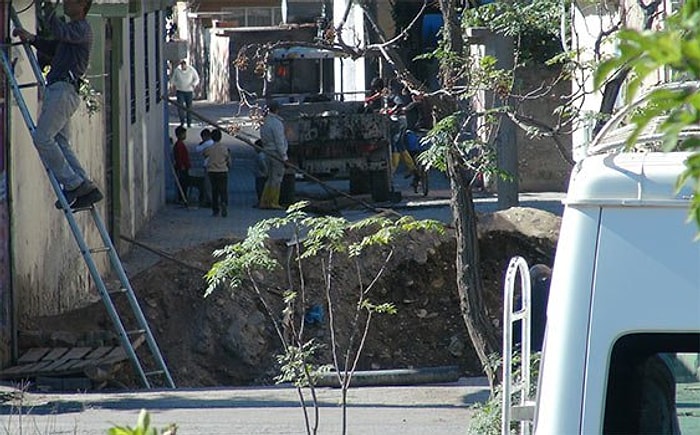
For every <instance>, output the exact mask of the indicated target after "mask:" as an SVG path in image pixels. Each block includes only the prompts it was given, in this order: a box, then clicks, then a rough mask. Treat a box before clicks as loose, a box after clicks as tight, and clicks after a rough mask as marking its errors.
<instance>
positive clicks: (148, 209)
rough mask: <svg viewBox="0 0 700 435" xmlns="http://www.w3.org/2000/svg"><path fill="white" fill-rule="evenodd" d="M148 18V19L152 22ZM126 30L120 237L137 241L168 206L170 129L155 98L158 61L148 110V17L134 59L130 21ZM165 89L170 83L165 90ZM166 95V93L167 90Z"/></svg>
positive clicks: (139, 28) (138, 26) (138, 32)
mask: <svg viewBox="0 0 700 435" xmlns="http://www.w3.org/2000/svg"><path fill="white" fill-rule="evenodd" d="M152 15H153V14H149V19H150V20H152V19H153V16H152ZM123 25H124V26H125V31H124V32H123V33H122V35H123V41H122V44H123V47H125V50H124V51H125V52H124V62H123V64H122V65H121V67H120V70H119V76H120V86H119V89H118V90H115V92H119V99H120V101H122V105H121V116H120V119H121V122H120V125H119V129H120V137H123V138H125V141H124V142H123V144H120V146H121V148H120V150H119V156H120V165H121V172H120V180H121V210H120V212H121V214H120V218H121V231H122V234H124V235H127V236H129V235H134V234H135V233H136V232H137V231H138V230H139V229H140V228H141V227H142V226H143V225H144V224H146V223H147V222H148V220H149V219H150V218H151V217H152V216H153V215H154V214H155V213H156V211H157V210H158V209H159V208H160V207H162V205H163V204H165V186H164V183H163V180H164V179H165V170H166V169H167V166H166V164H167V160H166V155H167V154H166V150H169V145H168V144H167V143H166V141H167V137H168V136H167V129H166V127H165V117H164V109H163V107H164V106H163V105H164V104H167V103H166V102H165V101H164V100H161V101H160V102H158V101H157V98H156V94H155V89H156V88H155V68H154V65H153V60H151V64H150V65H151V67H150V68H149V77H148V81H149V82H150V92H149V94H150V96H149V99H150V107H149V109H148V110H147V109H146V90H145V87H146V78H145V77H144V61H145V50H144V45H143V42H142V41H143V40H144V34H143V17H136V18H135V19H134V31H135V40H136V45H135V49H136V51H135V56H134V58H133V59H131V58H130V55H129V50H128V47H129V29H128V26H129V21H128V20H125V21H124V23H123ZM149 41H150V45H149V50H148V52H149V56H150V57H152V56H153V53H154V52H155V51H154V50H155V45H154V42H153V38H152V36H149ZM131 62H134V65H135V68H134V69H135V71H136V80H135V85H136V89H135V97H136V100H135V106H134V107H135V110H136V116H135V122H133V123H132V122H131V114H130V111H131V108H130V106H131V104H130V98H131V94H130V90H129V89H130V83H129V74H130V73H129V65H130V63H131ZM163 85H164V86H165V85H166V84H165V83H164V84H163ZM163 89H165V87H164V88H163Z"/></svg>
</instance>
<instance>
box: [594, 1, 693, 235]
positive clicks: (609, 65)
mask: <svg viewBox="0 0 700 435" xmlns="http://www.w3.org/2000/svg"><path fill="white" fill-rule="evenodd" d="M616 41H617V45H618V53H617V55H616V56H614V57H611V58H610V59H607V60H605V61H604V62H602V63H601V64H600V65H599V67H598V69H597V70H596V74H595V77H594V79H595V84H596V87H598V88H600V87H601V86H602V85H603V84H604V83H605V81H606V80H607V79H608V78H609V77H610V76H611V75H613V74H614V73H615V72H616V71H617V70H619V69H621V68H629V69H630V70H631V72H632V73H631V74H630V77H629V80H628V88H627V94H626V102H627V103H629V102H631V101H632V100H633V99H634V98H635V97H636V96H637V94H638V92H639V90H640V89H641V88H642V85H643V84H644V83H645V80H647V79H649V78H650V75H651V74H653V73H655V72H656V71H658V70H659V69H661V68H669V69H670V70H671V71H672V73H673V75H674V77H676V78H677V79H678V80H682V81H689V82H696V83H691V84H689V86H677V87H658V88H656V89H654V90H652V91H650V92H649V93H648V94H647V95H646V97H645V103H644V104H643V105H642V106H641V108H640V110H638V111H636V112H635V113H634V114H633V116H632V117H631V119H630V122H631V123H632V124H633V125H634V129H633V131H632V133H631V134H630V136H629V138H628V140H627V143H628V145H629V146H632V145H633V144H634V143H635V141H636V139H637V138H638V137H639V135H640V134H641V133H642V131H644V129H645V128H647V126H648V125H649V123H650V122H651V121H652V120H653V119H662V120H663V121H662V122H661V123H660V124H659V126H658V130H659V132H661V133H663V134H664V141H663V142H664V149H665V150H666V151H670V150H686V151H693V152H694V154H693V155H692V156H691V157H690V158H689V159H688V160H687V162H686V166H687V169H686V171H685V172H684V173H683V174H682V176H681V177H680V179H679V180H678V185H679V186H682V185H684V184H685V183H686V182H687V181H688V180H689V179H692V180H694V182H695V192H696V193H695V195H694V196H693V200H692V203H691V210H690V214H691V216H692V218H694V219H695V221H696V222H697V223H698V224H699V225H700V195H698V192H700V154H699V153H698V150H700V138H698V137H686V138H680V137H679V135H680V133H681V132H682V131H683V130H684V129H685V128H687V127H689V126H696V125H698V123H700V93H699V92H698V85H697V81H699V80H700V0H689V1H687V2H685V3H684V4H683V5H682V6H681V8H680V9H679V10H678V11H677V12H676V13H674V14H673V15H672V16H670V17H669V18H668V19H667V20H666V22H665V27H664V29H662V30H657V31H652V30H641V31H640V30H635V29H624V30H622V31H620V32H619V33H618V34H617V35H616Z"/></svg>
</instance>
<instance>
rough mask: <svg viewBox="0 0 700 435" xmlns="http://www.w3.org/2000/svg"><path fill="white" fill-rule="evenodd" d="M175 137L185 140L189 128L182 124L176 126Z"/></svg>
mask: <svg viewBox="0 0 700 435" xmlns="http://www.w3.org/2000/svg"><path fill="white" fill-rule="evenodd" d="M175 137H176V138H178V139H181V140H184V139H185V138H186V137H187V129H186V128H185V127H183V126H181V125H180V126H177V127H175Z"/></svg>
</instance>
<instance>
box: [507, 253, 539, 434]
mask: <svg viewBox="0 0 700 435" xmlns="http://www.w3.org/2000/svg"><path fill="white" fill-rule="evenodd" d="M518 272H519V273H520V294H521V298H520V300H521V303H520V308H519V309H518V310H517V311H513V305H514V304H513V298H514V296H515V283H516V277H517V275H518ZM531 318H532V295H531V287H530V270H529V268H528V265H527V261H525V259H524V258H522V257H513V258H511V260H510V263H509V264H508V269H507V270H506V279H505V284H504V285H503V398H502V399H503V402H502V403H501V406H502V408H501V412H502V419H501V434H502V435H510V433H511V432H510V423H511V421H512V420H516V421H520V434H521V435H528V434H529V433H530V422H531V421H532V417H533V414H534V403H533V401H532V399H531V398H530V353H531V351H530V328H531ZM518 321H520V322H522V327H521V328H520V343H521V345H520V350H521V352H520V357H521V358H520V379H519V380H518V381H517V382H514V381H513V324H514V323H515V322H518ZM517 393H520V400H519V404H518V405H516V406H513V404H512V401H513V395H514V394H517Z"/></svg>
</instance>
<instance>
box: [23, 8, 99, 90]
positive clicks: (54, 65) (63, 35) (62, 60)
mask: <svg viewBox="0 0 700 435" xmlns="http://www.w3.org/2000/svg"><path fill="white" fill-rule="evenodd" d="M48 26H49V29H50V30H51V34H52V36H53V38H54V39H44V38H41V37H37V38H36V39H35V40H34V46H35V47H36V48H37V50H39V51H40V52H42V53H43V54H44V55H46V56H48V57H49V58H50V59H51V71H49V74H48V76H47V77H46V82H47V83H48V84H52V83H54V82H57V81H59V80H66V79H68V80H71V81H72V80H77V79H79V78H81V77H82V76H83V75H85V71H87V67H88V62H89V60H90V50H91V49H92V39H93V36H92V28H91V27H90V24H89V23H88V22H87V21H86V20H84V19H83V20H76V21H70V22H68V23H64V22H63V21H61V20H60V19H58V17H57V16H56V15H55V14H52V15H51V16H50V17H49V18H48Z"/></svg>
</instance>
